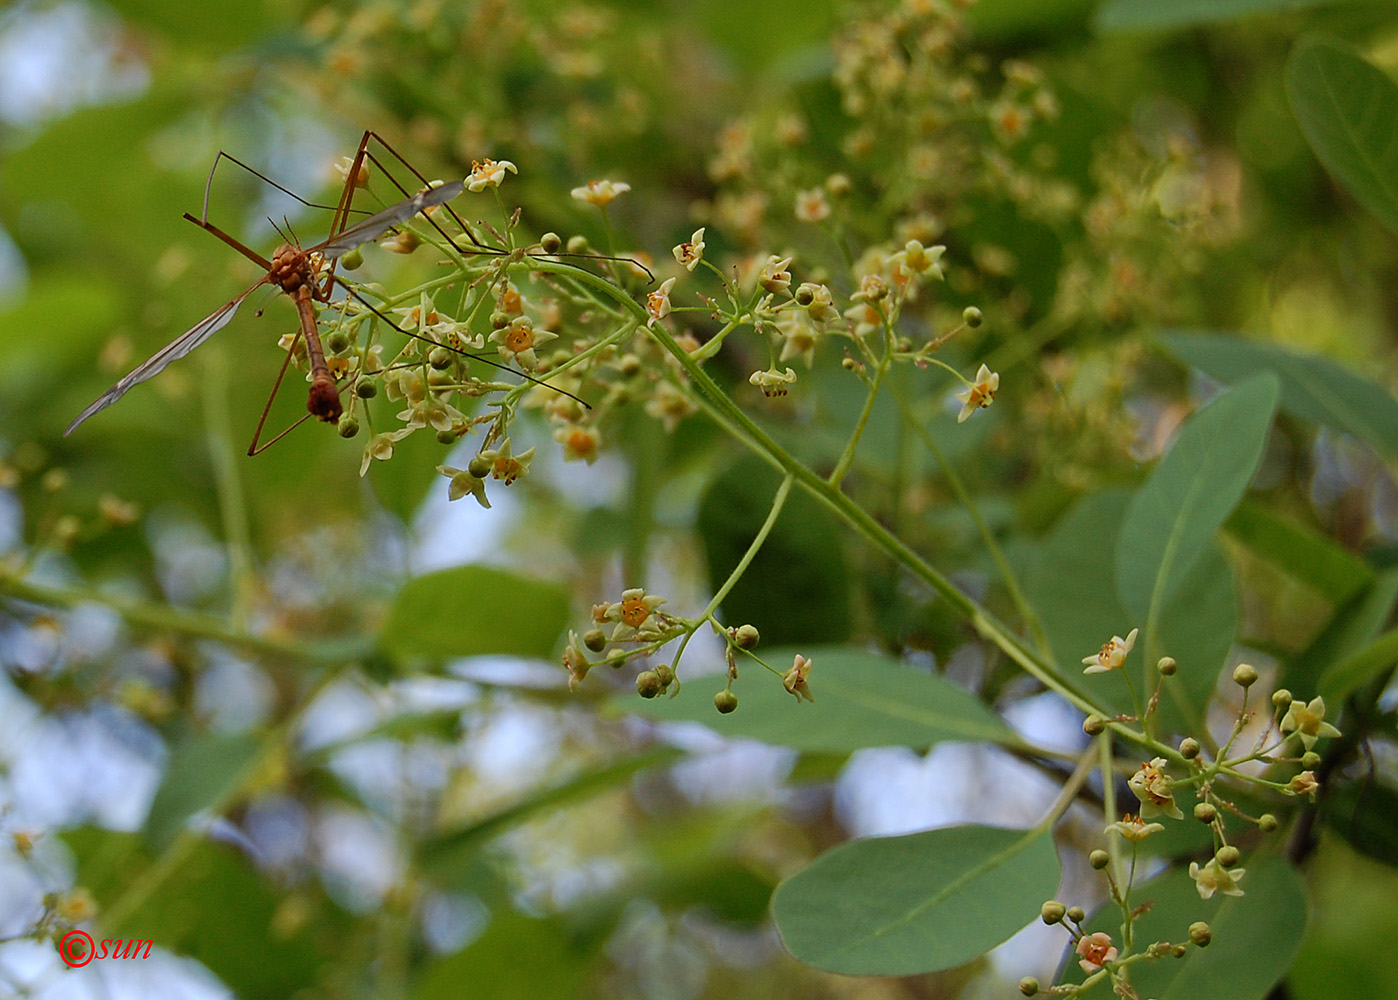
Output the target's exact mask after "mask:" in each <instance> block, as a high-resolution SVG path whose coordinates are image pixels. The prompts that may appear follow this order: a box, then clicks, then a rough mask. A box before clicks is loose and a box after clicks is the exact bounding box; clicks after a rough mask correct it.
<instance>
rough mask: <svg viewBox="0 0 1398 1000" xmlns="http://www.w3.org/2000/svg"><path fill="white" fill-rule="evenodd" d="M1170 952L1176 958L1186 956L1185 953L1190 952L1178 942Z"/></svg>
mask: <svg viewBox="0 0 1398 1000" xmlns="http://www.w3.org/2000/svg"><path fill="white" fill-rule="evenodd" d="M1170 954H1171V955H1173V956H1175V958H1184V956H1185V955H1187V954H1189V949H1188V948H1186V947H1185V946H1184V945H1182V944H1177V945H1175V946H1174V947H1173V948H1171V949H1170Z"/></svg>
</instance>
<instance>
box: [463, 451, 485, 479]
mask: <svg viewBox="0 0 1398 1000" xmlns="http://www.w3.org/2000/svg"><path fill="white" fill-rule="evenodd" d="M466 471H467V472H469V473H470V474H471V475H473V476H475V477H476V478H477V479H484V478H485V477H486V476H488V475H490V463H489V462H488V461H486V460H485V459H484V458H481V456H479V455H477V456H476V457H475V458H473V459H471V461H469V462H467V463H466Z"/></svg>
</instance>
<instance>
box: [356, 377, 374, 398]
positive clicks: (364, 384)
mask: <svg viewBox="0 0 1398 1000" xmlns="http://www.w3.org/2000/svg"><path fill="white" fill-rule="evenodd" d="M354 394H355V395H356V396H358V397H359V398H360V399H373V398H374V397H375V396H377V395H378V394H379V386H378V383H377V382H370V381H369V380H368V379H360V380H359V382H358V383H357V384H356V385H355V387H354Z"/></svg>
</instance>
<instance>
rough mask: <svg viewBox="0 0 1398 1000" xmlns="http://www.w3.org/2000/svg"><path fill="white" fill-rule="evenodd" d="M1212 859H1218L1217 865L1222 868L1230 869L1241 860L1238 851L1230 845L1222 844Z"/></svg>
mask: <svg viewBox="0 0 1398 1000" xmlns="http://www.w3.org/2000/svg"><path fill="white" fill-rule="evenodd" d="M1214 857H1215V858H1217V859H1218V863H1219V864H1220V865H1222V866H1223V867H1224V868H1232V867H1233V866H1234V865H1236V864H1237V863H1238V862H1239V861H1241V860H1242V858H1243V856H1242V855H1241V854H1240V853H1239V852H1238V849H1237V848H1236V847H1234V846H1233V845H1232V844H1224V845H1223V846H1222V847H1220V848H1219V849H1218V853H1217V854H1215V855H1214Z"/></svg>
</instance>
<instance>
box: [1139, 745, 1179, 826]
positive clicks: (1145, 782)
mask: <svg viewBox="0 0 1398 1000" xmlns="http://www.w3.org/2000/svg"><path fill="white" fill-rule="evenodd" d="M1165 765H1166V760H1165V758H1164V757H1156V758H1155V759H1154V760H1152V761H1151V762H1150V763H1149V764H1142V765H1141V769H1140V770H1139V771H1137V772H1136V773H1135V774H1133V775H1131V778H1130V780H1128V781H1127V782H1126V784H1127V787H1129V788H1130V789H1131V794H1133V795H1135V796H1136V798H1137V799H1139V800H1140V803H1141V819H1153V818H1154V817H1156V816H1169V817H1170V818H1172V819H1184V813H1182V812H1180V807H1179V806H1177V805H1176V804H1175V795H1174V793H1173V792H1172V791H1171V790H1170V785H1171V782H1170V776H1169V775H1168V774H1166V773H1165Z"/></svg>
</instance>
